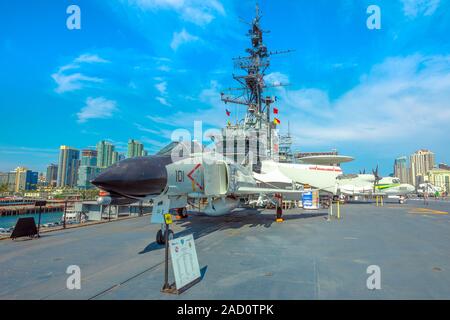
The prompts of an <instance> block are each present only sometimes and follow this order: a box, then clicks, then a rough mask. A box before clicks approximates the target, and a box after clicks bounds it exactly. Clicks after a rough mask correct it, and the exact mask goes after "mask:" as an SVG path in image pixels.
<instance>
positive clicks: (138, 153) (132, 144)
mask: <svg viewBox="0 0 450 320" xmlns="http://www.w3.org/2000/svg"><path fill="white" fill-rule="evenodd" d="M142 156H144V145H143V144H142V143H140V142H139V141H136V140H133V139H131V140H129V141H128V158H136V157H142Z"/></svg>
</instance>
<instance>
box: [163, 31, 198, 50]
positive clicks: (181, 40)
mask: <svg viewBox="0 0 450 320" xmlns="http://www.w3.org/2000/svg"><path fill="white" fill-rule="evenodd" d="M199 39H200V38H199V37H197V36H194V35H192V34H190V33H188V32H187V31H186V29H183V30H181V31H180V32H174V34H173V38H172V42H171V43H170V47H171V48H172V50H177V49H178V48H179V47H180V46H181V45H183V44H186V43H189V42H194V41H198V40H199Z"/></svg>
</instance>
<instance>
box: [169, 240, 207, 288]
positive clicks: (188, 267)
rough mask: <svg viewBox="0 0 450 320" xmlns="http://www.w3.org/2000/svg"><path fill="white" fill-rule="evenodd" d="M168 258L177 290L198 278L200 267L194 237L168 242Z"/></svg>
mask: <svg viewBox="0 0 450 320" xmlns="http://www.w3.org/2000/svg"><path fill="white" fill-rule="evenodd" d="M169 247H170V257H171V258H172V266H173V273H174V275H175V284H176V285H177V289H178V290H179V289H181V288H183V287H184V286H186V285H188V284H190V283H191V282H192V281H194V280H197V279H198V278H200V266H199V264H198V259H197V252H196V250H195V243H194V236H193V235H192V234H191V235H189V236H186V237H182V238H177V239H173V240H170V241H169Z"/></svg>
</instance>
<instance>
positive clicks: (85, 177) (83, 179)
mask: <svg viewBox="0 0 450 320" xmlns="http://www.w3.org/2000/svg"><path fill="white" fill-rule="evenodd" d="M101 171H102V169H100V168H98V167H97V166H80V168H79V169H78V182H77V187H78V188H79V189H82V190H88V189H93V188H94V185H93V184H92V183H91V181H92V180H94V179H95V178H96V177H97V176H98V175H99V174H100V172H101Z"/></svg>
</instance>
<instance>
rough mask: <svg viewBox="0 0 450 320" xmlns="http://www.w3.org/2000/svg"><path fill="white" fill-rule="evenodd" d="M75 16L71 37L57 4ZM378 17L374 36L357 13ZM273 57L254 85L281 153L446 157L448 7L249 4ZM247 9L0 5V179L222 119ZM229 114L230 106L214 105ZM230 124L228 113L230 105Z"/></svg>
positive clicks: (363, 160)
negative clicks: (288, 143) (283, 136)
mask: <svg viewBox="0 0 450 320" xmlns="http://www.w3.org/2000/svg"><path fill="white" fill-rule="evenodd" d="M71 4H76V5H78V6H79V7H80V8H81V30H68V29H67V27H66V19H67V17H68V14H67V13H66V9H67V7H68V6H69V5H71ZM371 4H376V5H378V6H379V7H380V8H381V19H382V20H381V21H382V22H381V23H382V26H381V30H369V29H368V28H367V27H366V20H367V18H368V15H367V13H366V9H367V7H368V6H369V5H371ZM260 5H261V9H262V12H263V20H262V22H263V26H264V27H265V28H266V29H270V30H271V33H270V34H267V35H266V43H267V45H268V47H269V48H270V49H271V50H277V49H294V50H296V51H295V52H294V53H292V54H290V55H287V56H283V57H274V58H273V59H272V68H271V70H270V71H269V73H270V74H269V76H268V81H270V82H277V81H285V82H289V83H290V86H288V87H285V88H278V89H273V92H272V94H275V95H277V96H278V97H279V102H278V108H279V109H280V120H281V121H282V125H281V127H280V129H281V132H285V131H287V122H288V120H289V122H290V127H291V131H292V133H293V135H294V139H295V144H296V146H295V149H297V150H301V151H322V150H330V149H332V148H337V149H338V150H339V151H340V152H341V153H342V154H346V155H351V156H354V157H356V159H357V160H356V161H355V162H353V163H351V164H347V165H346V166H345V170H346V171H347V172H352V171H358V170H360V169H363V168H367V169H370V168H372V167H375V166H376V165H377V164H379V165H380V169H381V172H382V173H383V174H389V173H391V172H392V165H393V160H394V158H395V157H397V156H400V155H404V154H405V155H409V154H411V153H412V152H414V151H415V150H417V149H419V148H429V149H431V150H432V151H434V152H435V153H436V155H437V160H438V161H440V162H450V142H449V141H450V36H449V34H450V1H449V0H386V1H381V0H371V1H365V0H336V1H329V0H318V1H306V0H305V1H303V0H298V1H294V0H285V1H279V0H277V1H274V0H271V1H269V0H262V1H260ZM253 13H254V1H251V0H249V1H247V0H240V1H234V0H111V1H103V0H71V1H63V0H59V1H54V0H39V1H37V0H34V1H31V0H28V1H22V0H18V1H2V2H0V57H1V59H0V70H1V73H0V106H1V111H2V113H1V114H2V116H1V117H0V127H1V129H2V130H1V139H0V171H9V170H11V169H13V168H15V167H17V166H19V165H23V166H27V167H29V168H30V169H33V170H39V171H43V170H44V169H45V167H46V166H47V165H48V164H49V163H52V162H56V161H57V157H58V148H59V146H60V145H62V144H64V145H70V146H73V147H77V148H80V149H82V148H88V147H93V146H95V144H96V142H97V141H99V140H103V139H108V140H110V141H112V142H113V143H115V144H116V145H117V147H118V149H119V151H125V148H126V142H127V140H128V139H129V138H134V139H138V140H141V141H142V142H143V143H144V144H145V146H146V148H147V149H148V150H149V151H150V152H154V151H156V150H158V149H159V148H160V147H161V146H163V145H165V144H166V143H167V142H168V141H170V137H171V133H172V132H173V130H175V129H178V128H187V129H190V130H192V129H193V121H194V120H203V122H204V128H205V129H207V128H214V127H216V128H219V127H221V126H223V125H224V124H226V121H227V119H226V114H225V108H226V106H224V105H223V104H222V103H221V102H220V92H221V90H222V89H225V88H228V87H231V86H235V84H234V83H233V81H232V79H231V73H232V72H235V71H236V70H233V64H232V61H231V58H232V57H235V56H238V55H244V54H245V52H244V48H246V47H247V46H248V39H247V38H246V37H245V33H246V31H247V26H246V25H245V24H243V23H240V22H239V17H242V18H244V19H246V20H250V19H251V18H252V16H253ZM228 108H229V109H230V106H228ZM231 111H232V112H233V117H235V116H236V115H242V110H241V111H240V112H239V111H238V109H237V108H235V107H231Z"/></svg>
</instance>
